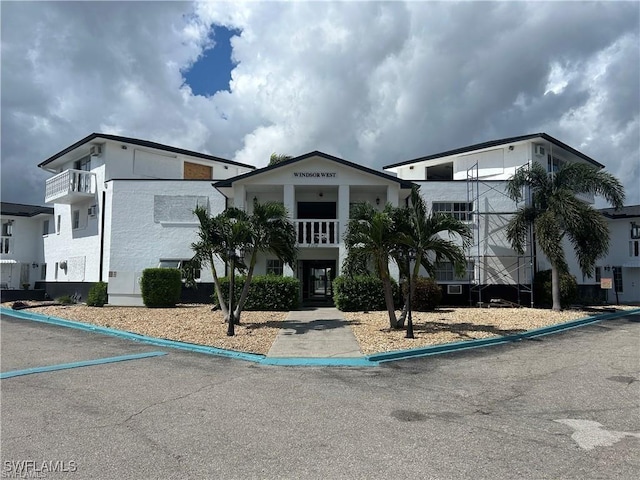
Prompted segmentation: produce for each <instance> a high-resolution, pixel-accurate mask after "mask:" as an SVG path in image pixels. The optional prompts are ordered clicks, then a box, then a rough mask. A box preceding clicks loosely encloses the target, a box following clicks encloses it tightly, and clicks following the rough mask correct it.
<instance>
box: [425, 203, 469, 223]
mask: <svg viewBox="0 0 640 480" xmlns="http://www.w3.org/2000/svg"><path fill="white" fill-rule="evenodd" d="M431 211H432V212H433V213H443V214H445V215H450V216H452V217H453V218H455V219H457V220H461V221H463V222H471V221H472V220H473V213H472V212H473V202H433V204H432V206H431Z"/></svg>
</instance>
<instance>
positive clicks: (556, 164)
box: [547, 155, 565, 173]
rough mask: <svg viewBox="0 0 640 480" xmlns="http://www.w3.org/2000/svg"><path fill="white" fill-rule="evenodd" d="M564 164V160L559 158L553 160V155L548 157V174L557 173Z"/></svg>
mask: <svg viewBox="0 0 640 480" xmlns="http://www.w3.org/2000/svg"><path fill="white" fill-rule="evenodd" d="M564 164H565V161H564V160H561V159H559V158H558V157H553V158H552V157H551V155H547V172H549V173H551V172H557V171H558V170H560V169H561V168H562V166H563V165H564Z"/></svg>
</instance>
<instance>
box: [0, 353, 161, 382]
mask: <svg viewBox="0 0 640 480" xmlns="http://www.w3.org/2000/svg"><path fill="white" fill-rule="evenodd" d="M166 354H167V352H146V353H135V354H132V355H121V356H119V357H107V358H98V359H96V360H85V361H84V362H72V363H60V364H58V365H49V366H46V367H34V368H26V369H24V370H12V371H9V372H1V373H0V379H5V378H12V377H20V376H22V375H31V374H33V373H44V372H54V371H56V370H67V369H69V368H78V367H89V366H91V365H102V364H104V363H115V362H124V361H127V360H138V359H140V358H149V357H159V356H161V355H166Z"/></svg>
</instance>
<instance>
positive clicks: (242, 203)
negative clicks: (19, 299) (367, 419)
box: [39, 133, 603, 305]
mask: <svg viewBox="0 0 640 480" xmlns="http://www.w3.org/2000/svg"><path fill="white" fill-rule="evenodd" d="M531 162H542V163H543V164H545V165H547V166H548V168H549V169H550V171H553V169H554V168H557V167H558V165H559V164H561V163H562V162H586V163H589V164H592V165H595V166H597V167H598V168H602V167H603V166H602V165H601V164H600V163H598V162H596V161H595V160H593V159H591V158H589V157H587V156H586V155H584V154H582V153H580V152H578V151H577V150H575V149H573V148H571V147H569V146H568V145H565V144H563V143H562V142H560V141H558V140H556V139H554V138H553V137H550V136H548V135H546V134H543V133H541V134H534V135H527V136H523V137H514V138H509V139H503V140H497V141H493V142H487V143H483V144H478V145H473V146H469V147H465V148H461V149H457V150H453V151H449V152H444V153H441V154H437V155H431V156H428V157H422V158H418V159H414V160H409V161H407V162H402V163H399V164H394V165H389V166H387V167H385V170H386V171H385V172H383V171H378V170H373V169H370V168H367V167H363V166H362V165H358V164H355V163H351V162H349V161H346V160H344V159H340V158H337V157H333V156H331V155H327V154H324V153H322V152H317V151H316V152H311V153H308V154H305V155H302V156H299V157H295V158H292V159H290V160H287V161H284V162H282V163H278V164H276V165H272V166H268V167H265V168H261V169H257V170H256V169H254V167H251V166H249V165H243V164H239V163H236V162H232V161H229V160H224V159H221V158H218V157H213V156H210V155H205V154H201V153H197V152H191V151H187V150H182V149H178V148H174V147H169V146H166V145H160V144H156V143H152V142H147V141H143V140H137V139H132V138H126V137H119V136H115V135H103V134H97V133H94V134H92V135H89V136H88V137H86V138H84V139H82V140H80V141H79V142H77V143H75V144H74V145H72V146H70V147H68V148H67V149H65V150H63V151H62V152H59V153H57V154H55V155H53V156H52V157H50V158H49V159H47V160H45V161H44V162H42V163H41V164H40V165H39V166H40V167H41V168H44V169H46V170H48V171H51V172H52V173H54V174H55V176H53V177H52V178H50V179H49V180H47V183H46V198H45V201H46V202H47V203H53V204H54V217H53V220H52V221H53V227H52V228H53V232H52V233H51V234H49V235H48V236H46V238H44V251H45V262H46V264H47V265H48V267H47V269H46V284H45V287H46V288H47V290H48V291H50V294H51V295H52V296H55V295H57V294H58V291H60V292H61V293H62V291H63V290H65V291H64V293H69V291H70V290H74V289H75V290H76V291H82V292H83V291H86V290H88V287H89V286H90V285H91V284H92V283H94V282H97V281H100V280H102V281H106V282H108V283H109V287H108V292H109V302H110V303H111V304H115V305H141V304H142V299H141V296H140V290H139V283H138V282H139V278H140V276H141V274H142V271H143V270H144V269H145V268H149V267H157V266H159V265H163V266H169V267H170V266H174V267H177V266H180V264H181V262H185V261H188V259H189V258H191V256H192V252H191V249H190V245H191V243H192V242H193V241H195V239H196V232H197V228H198V222H197V219H196V218H195V216H194V215H193V209H194V208H195V206H196V205H205V206H207V207H208V209H209V213H210V214H211V215H215V214H217V213H220V212H222V211H223V210H224V208H225V207H226V206H231V205H234V206H236V207H239V208H244V209H247V211H249V212H250V211H251V208H252V205H253V202H254V200H257V201H258V202H265V201H276V202H282V203H283V204H284V205H285V207H286V208H287V210H288V212H289V213H290V216H291V219H292V221H293V222H294V224H295V226H296V231H297V246H298V248H299V257H298V258H299V260H298V262H297V265H296V266H295V268H293V269H289V268H288V267H286V266H284V265H282V264H281V263H280V262H279V261H278V260H277V259H276V258H275V257H273V258H271V257H270V256H269V255H266V256H264V257H263V258H260V260H259V262H258V265H257V266H256V274H265V273H269V272H271V273H282V274H284V275H290V276H295V277H297V278H299V279H300V281H301V285H302V292H301V297H302V300H303V301H318V300H320V301H321V300H330V299H331V295H332V292H331V280H332V279H333V278H335V276H336V275H339V273H340V269H341V265H342V262H343V260H344V258H345V256H346V250H345V247H344V244H343V242H342V237H343V234H344V232H345V229H346V226H347V223H348V220H349V210H350V206H351V205H352V204H355V203H360V202H369V203H370V204H372V205H374V206H376V207H377V208H380V209H382V208H384V205H385V204H386V203H391V204H392V205H396V206H397V205H402V204H403V203H404V202H405V201H406V199H407V197H408V196H409V193H410V191H411V188H412V186H413V185H416V184H417V185H419V186H420V187H421V188H420V191H421V193H422V195H423V196H424V198H425V200H426V201H427V203H428V205H430V206H431V208H432V209H433V210H436V211H446V212H450V213H451V214H452V215H455V216H456V217H458V218H460V219H461V220H463V221H467V222H469V224H470V225H471V226H472V227H473V231H474V244H473V246H472V247H471V248H470V249H468V251H467V255H468V257H469V263H468V272H467V275H466V276H465V277H464V278H462V279H459V278H455V277H454V276H453V270H452V268H451V266H449V265H442V266H440V268H439V270H438V276H437V277H438V278H437V280H438V281H439V283H441V284H444V285H446V288H445V289H444V293H445V303H457V304H475V303H476V302H477V301H483V300H484V301H487V300H488V299H489V298H490V297H494V296H496V297H502V298H509V299H512V300H514V301H520V302H521V303H523V304H525V305H527V304H529V302H530V298H531V297H530V294H529V290H530V284H531V276H532V274H533V272H534V271H535V270H537V269H545V268H548V265H547V264H546V263H545V260H544V258H541V256H540V255H536V252H535V249H534V248H528V251H527V252H526V254H525V255H517V254H516V253H515V252H513V251H512V249H511V248H510V246H509V245H508V242H507V241H506V239H505V236H504V227H505V225H506V222H507V221H508V219H509V218H510V215H511V214H512V212H513V211H514V210H515V209H516V207H517V206H516V205H514V203H513V202H512V201H511V200H509V199H508V197H507V196H506V194H505V192H504V186H505V183H506V180H507V179H508V178H509V177H510V176H511V175H512V174H513V173H514V172H515V171H516V169H518V168H521V167H523V166H526V165H529V164H530V163H531ZM585 200H587V201H591V202H592V201H593V199H585ZM572 268H573V270H572V271H573V273H574V274H576V275H577V278H578V279H579V281H580V279H581V278H582V276H581V274H580V273H579V271H578V270H577V266H576V265H573V267H572ZM216 270H217V271H218V273H219V274H221V275H224V273H225V270H224V265H222V264H220V265H217V266H216ZM395 272H397V269H396V270H395ZM211 281H212V276H211V272H207V271H202V272H201V277H200V282H201V284H202V287H203V288H201V289H200V290H201V291H206V295H207V296H208V295H210V294H211V291H212V289H211V288H210V287H209V283H210V282H211ZM595 282H596V281H595V279H592V280H590V281H587V282H586V283H590V284H591V285H595Z"/></svg>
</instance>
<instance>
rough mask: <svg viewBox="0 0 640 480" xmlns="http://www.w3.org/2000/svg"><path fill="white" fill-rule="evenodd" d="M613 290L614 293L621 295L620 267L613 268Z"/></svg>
mask: <svg viewBox="0 0 640 480" xmlns="http://www.w3.org/2000/svg"><path fill="white" fill-rule="evenodd" d="M613 288H614V289H615V290H614V291H616V292H620V293H622V292H623V290H622V267H613Z"/></svg>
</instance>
